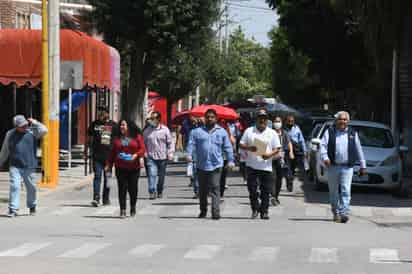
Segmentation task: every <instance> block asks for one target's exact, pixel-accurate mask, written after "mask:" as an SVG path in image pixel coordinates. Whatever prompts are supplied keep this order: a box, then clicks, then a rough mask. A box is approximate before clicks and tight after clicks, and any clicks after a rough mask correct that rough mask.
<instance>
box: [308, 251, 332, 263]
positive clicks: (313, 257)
mask: <svg viewBox="0 0 412 274" xmlns="http://www.w3.org/2000/svg"><path fill="white" fill-rule="evenodd" d="M309 262H311V263H337V262H338V249H337V248H312V250H311V252H310V257H309Z"/></svg>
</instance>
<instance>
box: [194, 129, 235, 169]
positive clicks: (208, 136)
mask: <svg viewBox="0 0 412 274" xmlns="http://www.w3.org/2000/svg"><path fill="white" fill-rule="evenodd" d="M224 153H225V154H226V157H227V160H228V162H229V163H234V157H233V147H232V144H231V143H230V140H229V135H228V134H227V132H226V130H225V129H223V128H222V127H220V126H218V125H216V126H215V127H214V128H213V129H212V130H211V131H209V130H208V129H207V128H206V127H199V128H196V129H193V130H192V131H191V132H190V137H189V144H188V145H187V154H188V155H189V156H190V155H194V154H195V155H196V157H193V158H195V161H196V165H197V168H198V169H200V170H203V171H213V170H215V169H218V168H222V167H223V162H224V160H223V154H224Z"/></svg>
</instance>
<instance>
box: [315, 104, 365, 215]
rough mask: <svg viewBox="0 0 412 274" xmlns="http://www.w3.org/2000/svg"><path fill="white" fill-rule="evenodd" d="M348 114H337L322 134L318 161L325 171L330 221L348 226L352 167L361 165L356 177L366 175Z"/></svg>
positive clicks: (356, 135) (361, 154) (361, 152)
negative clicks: (334, 120)
mask: <svg viewBox="0 0 412 274" xmlns="http://www.w3.org/2000/svg"><path fill="white" fill-rule="evenodd" d="M349 119H350V117H349V113H347V112H345V111H341V112H338V114H337V115H336V125H335V126H334V127H331V128H329V130H328V131H327V132H325V134H324V136H323V138H322V142H321V146H320V157H321V160H322V161H323V164H324V166H325V167H326V168H327V169H328V185H329V196H330V197H329V198H330V203H331V206H332V213H333V220H334V221H335V222H337V223H346V222H348V220H349V218H348V214H349V205H350V199H351V184H352V176H353V167H354V165H355V164H356V163H358V162H359V163H360V171H359V175H361V176H363V175H366V161H365V157H364V155H363V151H362V146H361V143H360V140H359V136H358V133H357V132H356V131H355V130H353V129H352V128H350V127H348V123H349Z"/></svg>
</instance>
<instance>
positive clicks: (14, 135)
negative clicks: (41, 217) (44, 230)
mask: <svg viewBox="0 0 412 274" xmlns="http://www.w3.org/2000/svg"><path fill="white" fill-rule="evenodd" d="M13 124H14V126H15V128H14V129H11V130H9V131H8V132H7V133H6V137H5V138H4V141H3V145H2V147H1V151H0V166H1V165H3V164H4V163H5V162H6V160H7V159H9V165H10V168H9V173H10V192H9V211H8V214H7V216H8V217H10V218H12V217H16V216H17V211H18V210H19V205H20V187H21V184H20V182H21V180H22V179H23V182H24V184H25V186H26V192H27V207H28V208H29V210H30V215H35V214H36V205H37V189H36V184H35V182H34V178H33V172H34V171H35V169H36V168H37V159H36V150H37V141H38V139H40V138H42V137H43V136H44V135H45V134H46V133H47V128H46V127H45V126H44V125H43V124H42V123H40V122H38V121H37V120H35V119H33V118H28V119H26V118H25V117H24V116H23V115H16V116H14V118H13Z"/></svg>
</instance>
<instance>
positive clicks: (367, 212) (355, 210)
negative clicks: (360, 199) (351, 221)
mask: <svg viewBox="0 0 412 274" xmlns="http://www.w3.org/2000/svg"><path fill="white" fill-rule="evenodd" d="M351 212H352V215H355V216H360V217H372V216H373V211H372V208H370V207H352V208H351Z"/></svg>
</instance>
